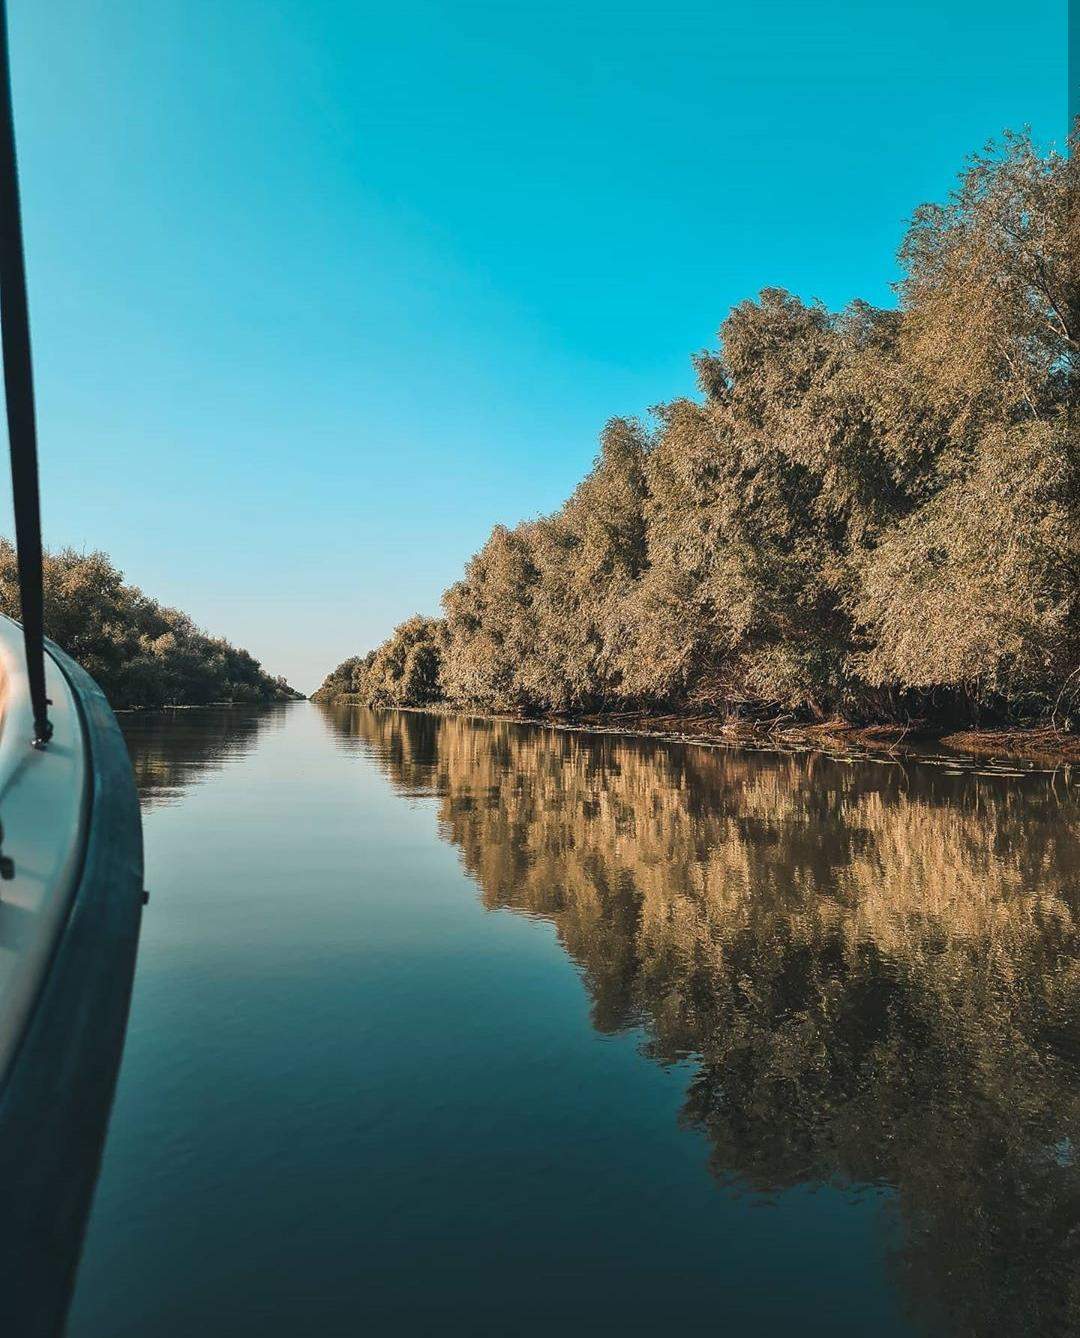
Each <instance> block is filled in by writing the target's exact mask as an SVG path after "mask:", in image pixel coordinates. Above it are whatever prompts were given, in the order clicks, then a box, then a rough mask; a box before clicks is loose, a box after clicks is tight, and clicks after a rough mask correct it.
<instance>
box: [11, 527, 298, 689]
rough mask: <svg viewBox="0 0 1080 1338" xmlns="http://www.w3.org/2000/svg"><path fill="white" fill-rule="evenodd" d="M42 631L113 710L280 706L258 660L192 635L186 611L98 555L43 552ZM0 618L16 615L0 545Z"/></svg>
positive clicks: (15, 592) (14, 585)
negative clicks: (231, 704)
mask: <svg viewBox="0 0 1080 1338" xmlns="http://www.w3.org/2000/svg"><path fill="white" fill-rule="evenodd" d="M44 577H45V633H46V635H47V636H49V637H51V639H52V640H53V641H55V642H56V643H57V644H58V645H59V646H61V647H62V648H63V649H64V650H66V651H67V652H68V654H69V655H71V656H72V657H73V658H74V659H76V660H78V662H79V663H80V664H81V665H82V666H83V667H84V668H85V669H86V670H87V671H88V672H89V673H90V674H91V675H92V676H93V677H94V678H95V679H96V680H97V682H98V684H99V685H100V687H101V689H102V690H103V691H104V693H105V695H106V696H107V697H108V699H109V701H110V702H111V703H112V705H113V706H116V707H126V706H165V705H170V706H172V705H176V706H194V705H203V704H206V703H208V702H267V701H288V700H290V699H292V698H297V697H299V696H300V695H301V694H300V693H298V692H294V691H293V689H292V688H290V687H289V685H288V684H287V683H286V682H285V680H284V679H283V678H271V677H270V675H269V674H267V673H265V672H264V671H263V669H262V667H261V666H260V664H259V662H258V660H256V659H255V658H254V657H253V656H251V655H249V654H248V652H247V651H246V650H238V649H237V648H236V647H235V646H231V645H229V643H228V642H227V641H225V640H223V639H222V638H221V637H209V636H207V635H206V634H205V633H204V632H200V631H199V629H198V628H197V627H196V626H195V624H194V623H193V622H192V621H191V619H190V618H189V617H188V616H187V614H186V613H180V612H179V611H178V610H177V609H169V608H165V607H164V606H162V605H161V604H159V603H158V602H157V601H156V600H154V599H150V598H149V597H148V596H147V595H144V594H143V593H142V591H141V590H138V589H136V587H135V586H133V585H125V584H124V579H123V575H122V573H121V572H119V571H117V569H116V568H115V567H114V566H113V565H112V563H111V562H110V561H109V559H108V558H107V557H106V556H105V554H104V553H77V552H75V551H74V549H70V548H65V549H61V550H59V551H58V552H55V553H46V554H45V562H44ZM0 612H2V613H5V614H7V616H8V617H9V618H16V619H17V618H19V617H20V607H19V579H18V569H17V564H16V557H15V549H14V546H13V545H12V544H11V542H10V541H9V540H7V539H0Z"/></svg>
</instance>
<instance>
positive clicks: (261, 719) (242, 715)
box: [117, 704, 289, 808]
mask: <svg viewBox="0 0 1080 1338" xmlns="http://www.w3.org/2000/svg"><path fill="white" fill-rule="evenodd" d="M288 709H289V708H288V706H287V705H284V704H278V705H271V706H207V707H190V708H186V709H184V710H171V711H170V710H161V711H138V712H135V711H131V712H123V713H122V714H121V715H119V716H118V717H117V719H118V720H119V721H120V728H121V729H122V731H123V734H124V738H125V740H126V742H127V746H128V752H129V753H130V754H131V765H132V768H133V769H134V772H135V781H136V784H137V785H138V787H139V798H140V800H141V802H142V805H143V807H144V808H146V807H149V806H150V805H153V804H167V803H171V802H172V801H173V800H174V799H176V798H177V797H178V795H179V794H180V792H181V791H182V790H184V789H186V788H187V786H189V785H191V784H193V783H194V782H195V781H197V780H198V779H199V777H200V776H201V775H202V774H203V773H204V772H206V771H218V770H220V769H221V768H222V767H223V766H224V765H225V764H226V763H227V762H228V761H229V760H230V759H232V758H234V757H237V756H242V755H243V754H245V753H249V752H251V750H252V749H253V748H254V746H255V741H256V739H257V738H258V736H259V735H260V734H261V733H262V732H263V730H264V729H266V728H267V727H268V726H270V725H274V726H275V727H278V726H280V725H281V723H282V717H283V713H284V712H285V711H287V710H288Z"/></svg>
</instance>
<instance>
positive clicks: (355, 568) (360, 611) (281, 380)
mask: <svg viewBox="0 0 1080 1338" xmlns="http://www.w3.org/2000/svg"><path fill="white" fill-rule="evenodd" d="M9 23H10V32H11V49H12V66H13V79H14V96H15V116H16V130H17V135H18V148H19V154H20V172H21V178H22V187H23V209H24V227H25V232H26V246H27V263H28V269H29V281H30V302H31V321H32V328H33V339H34V352H35V359H36V371H37V393H38V414H39V432H40V438H41V446H40V449H41V458H42V489H43V519H44V528H45V537H46V542H47V543H48V544H50V545H51V546H60V545H68V544H70V545H73V546H75V547H77V548H86V549H95V548H100V549H104V550H105V551H106V552H108V553H109V554H110V555H111V557H112V558H113V559H114V561H115V562H116V563H117V564H118V565H119V566H120V567H121V568H122V569H123V571H124V572H125V574H126V576H127V578H128V579H129V580H130V581H133V582H134V583H135V584H137V585H139V586H141V587H142V588H143V589H144V590H145V591H146V592H147V593H148V594H152V595H154V596H155V597H157V598H159V599H161V600H162V601H163V602H165V603H168V604H173V605H176V606H177V607H180V608H183V609H185V610H186V611H187V612H189V613H190V614H191V615H192V616H193V617H194V618H195V620H196V621H197V622H198V623H199V624H200V625H201V626H203V627H205V628H206V629H207V630H208V631H210V632H213V633H215V634H221V635H224V636H226V637H228V638H229V640H231V641H233V642H235V643H236V644H238V645H243V646H246V647H247V648H248V649H249V650H251V651H252V653H253V654H255V655H257V656H258V657H259V658H260V659H261V660H262V662H263V664H264V666H265V667H266V668H267V669H268V670H269V671H270V672H272V673H284V674H285V675H286V676H287V677H288V678H289V680H290V681H291V682H292V683H293V684H294V685H295V686H296V687H298V688H300V689H302V690H304V691H311V690H313V689H314V688H315V687H316V686H318V683H319V681H320V680H321V678H322V677H323V675H324V674H325V673H326V672H327V671H328V670H329V669H330V668H332V667H333V666H334V665H335V664H337V663H338V662H339V661H340V660H341V659H343V658H344V657H345V656H346V655H349V654H354V653H357V652H360V651H364V650H367V649H368V648H370V647H371V646H373V645H375V644H376V643H377V642H378V641H380V640H381V639H382V638H383V637H384V636H385V635H386V634H387V633H388V632H389V631H390V630H391V629H392V628H393V627H394V626H395V625H396V624H397V623H398V622H400V621H402V620H403V619H404V618H405V617H407V616H409V615H410V614H412V613H413V612H416V611H421V612H431V613H434V612H437V610H438V601H439V595H440V593H441V591H442V590H443V589H444V588H445V586H447V585H448V584H450V583H451V582H452V581H453V580H455V579H456V578H457V577H458V576H459V575H460V573H461V570H462V567H463V566H464V563H465V561H466V560H467V558H468V557H469V556H470V554H471V553H473V552H474V551H475V550H476V549H477V548H478V547H479V546H480V544H481V543H482V542H483V541H484V539H485V538H486V536H487V534H488V532H489V531H490V529H491V526H492V525H493V524H495V523H497V522H502V523H506V524H514V523H515V522H517V521H518V520H520V519H523V518H525V517H527V516H533V515H537V514H540V513H543V512H546V511H550V510H553V509H554V508H555V507H556V506H558V505H559V503H560V502H561V501H562V500H563V499H564V498H565V497H566V496H567V495H568V494H569V493H570V491H571V490H572V489H573V487H574V486H575V484H576V483H577V482H578V480H579V479H580V478H581V476H582V475H583V474H584V472H585V471H586V470H587V469H588V467H589V464H590V462H591V460H592V458H593V456H594V454H595V452H596V445H597V435H598V433H599V431H600V429H601V427H602V426H603V424H604V422H605V420H606V419H607V418H609V417H610V416H612V415H614V414H639V413H643V412H645V411H646V410H647V409H648V407H649V406H650V405H652V404H655V403H657V402H658V401H660V400H664V399H670V398H672V397H673V396H675V395H678V394H683V393H689V392H691V391H692V390H693V389H694V381H693V374H692V370H691V367H690V361H689V359H690V354H691V353H692V352H694V351H695V350H697V349H700V348H703V347H706V346H708V345H710V344H711V343H713V340H714V335H715V331H716V329H717V327H718V325H719V324H720V322H721V320H722V319H723V317H724V315H725V313H726V312H727V310H728V309H729V308H730V307H731V306H732V304H733V303H735V302H738V301H740V300H741V299H743V298H745V297H749V296H752V295H753V294H755V293H756V292H757V291H759V290H760V289H761V288H762V287H764V286H775V285H779V286H782V287H786V288H789V289H790V290H792V291H793V292H796V293H798V294H799V295H800V296H802V297H805V298H807V299H811V298H820V299H821V300H822V301H824V302H825V303H826V304H828V305H829V306H831V307H836V306H841V305H843V304H844V303H846V302H847V301H849V300H850V299H851V298H853V297H856V296H860V297H863V298H866V299H867V300H869V301H872V302H878V303H888V302H890V301H891V300H892V298H891V290H890V287H889V285H890V283H891V282H892V281H893V279H894V278H895V277H896V271H895V263H894V255H895V251H896V246H897V243H898V242H899V240H900V237H901V235H902V232H903V227H904V220H905V219H906V218H907V217H908V216H909V215H910V213H911V211H912V209H913V208H914V207H915V205H916V204H918V203H919V202H921V201H923V200H926V199H942V198H944V196H945V195H946V194H947V192H948V190H949V189H950V186H951V184H952V182H953V180H954V178H955V175H956V172H957V170H958V169H959V168H960V166H961V165H962V162H963V159H964V157H965V155H967V154H968V153H970V152H971V151H973V150H974V149H976V148H978V147H980V146H981V145H982V144H983V143H984V142H985V141H986V140H987V139H988V138H990V137H991V136H995V135H998V134H1000V132H1001V131H1002V130H1003V129H1004V128H1006V127H1012V128H1019V127H1021V126H1022V125H1024V124H1028V125H1030V126H1031V128H1032V130H1033V132H1034V134H1035V135H1036V137H1037V138H1038V139H1039V140H1041V141H1042V142H1044V143H1045V142H1049V141H1054V142H1056V143H1057V144H1058V145H1060V144H1061V143H1062V140H1063V136H1064V132H1065V123H1066V68H1065V66H1066V42H1065V25H1066V3H1065V0H1053V2H1052V3H1051V2H1050V0H1031V2H1030V3H1028V4H1026V5H1024V6H1016V5H1015V4H1011V3H1009V4H1006V3H1003V0H939V2H938V3H930V2H929V0H925V2H922V3H896V4H892V5H876V4H871V3H854V2H853V0H839V2H838V3H833V4H829V5H813V4H807V3H805V0H776V2H775V3H773V4H770V5H768V6H764V5H762V6H754V5H749V4H745V3H744V4H733V3H727V0H699V2H698V3H692V4H690V3H681V2H680V0H674V2H673V3H669V4H666V5H663V6H661V5H658V4H656V3H647V4H642V3H633V0H623V2H622V3H618V4H616V3H614V2H613V0H546V2H545V3H543V4H540V3H514V2H513V0H506V2H504V3H500V4H496V3H473V2H470V3H462V2H461V0H453V2H450V0H443V2H441V3H435V2H432V0H426V2H425V0H395V3H385V2H384V3H373V2H372V0H364V2H363V3H357V2H354V3H346V0H50V3H49V4H40V3H35V0H9ZM0 476H2V477H3V478H4V480H5V496H4V498H3V506H4V508H5V509H4V513H3V514H4V519H3V522H2V523H0V531H2V532H3V533H8V534H10V533H11V532H12V522H11V519H10V495H9V493H8V492H7V491H6V470H4V471H0Z"/></svg>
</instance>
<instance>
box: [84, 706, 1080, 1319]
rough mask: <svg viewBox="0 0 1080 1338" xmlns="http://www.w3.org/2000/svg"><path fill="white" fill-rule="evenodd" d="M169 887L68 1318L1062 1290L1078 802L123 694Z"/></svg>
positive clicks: (1064, 786)
mask: <svg viewBox="0 0 1080 1338" xmlns="http://www.w3.org/2000/svg"><path fill="white" fill-rule="evenodd" d="M124 723H125V731H126V734H127V737H128V741H129V744H130V747H131V751H132V755H133V758H134V762H135V768H136V773H137V776H138V779H139V783H140V787H141V792H142V797H143V803H144V806H145V823H146V840H147V864H148V875H147V877H148V886H149V888H150V891H151V900H150V904H149V905H148V907H147V910H146V916H145V920H144V928H143V938H142V946H141V950H140V958H139V966H138V973H137V979H136V987H135V996H134V1001H133V1006H132V1015H131V1025H130V1029H129V1033H128V1040H127V1048H126V1052H125V1057H124V1062H123V1068H122V1072H121V1077H120V1084H119V1089H118V1093H117V1099H116V1105H115V1109H114V1113H113V1118H112V1124H111V1128H110V1134H109V1141H108V1145H107V1148H106V1153H105V1159H104V1164H103V1168H102V1175H101V1180H100V1183H99V1187H98V1192H97V1198H96V1203H95V1207H94V1211H93V1215H92V1219H91V1222H90V1227H89V1230H88V1235H87V1241H86V1249H85V1253H84V1258H83V1262H82V1266H81V1271H80V1276H79V1282H78V1287H77V1293H76V1300H75V1305H74V1308H73V1311H72V1316H71V1323H70V1333H71V1334H72V1335H73V1338H126V1336H127V1335H139V1336H140V1338H146V1336H147V1335H153V1338H173V1336H174V1335H175V1336H176V1338H180V1336H181V1335H182V1336H183V1338H216V1335H230V1338H239V1336H240V1335H248V1334H250V1335H256V1334H257V1335H260V1338H276V1336H277V1335H282V1336H284V1335H290V1336H306V1335H318V1336H319V1338H336V1336H337V1335H342V1336H344V1335H350V1336H351V1335H360V1334H364V1335H398V1336H400V1335H405V1336H407V1335H420V1334H443V1335H445V1334H450V1335H454V1334H469V1335H472V1334H491V1335H530V1336H531V1335H551V1334H564V1335H578V1334H596V1333H612V1334H630V1333H633V1334H646V1333H648V1334H668V1333H670V1334H679V1333H690V1334H718V1335H719V1334H725V1335H744V1334H745V1335H754V1336H755V1338H763V1336H766V1338H768V1336H771V1335H792V1334H830V1335H865V1334H871V1333H872V1334H875V1335H888V1334H930V1335H935V1336H937V1335H975V1334H979V1335H981V1334H987V1335H989V1334H995V1335H997V1336H998V1338H1004V1336H1005V1335H1013V1334H1016V1335H1020V1334H1024V1335H1032V1336H1035V1335H1048V1334H1054V1335H1057V1334H1065V1333H1068V1332H1071V1331H1073V1326H1074V1325H1077V1324H1078V1320H1080V1280H1078V1278H1080V1268H1078V1255H1080V1161H1078V1149H1080V953H1078V948H1080V887H1078V875H1080V789H1078V786H1077V783H1076V781H1075V779H1074V780H1072V781H1071V782H1070V779H1069V777H1068V775H1067V774H1066V773H1064V772H1058V773H1056V774H1052V773H1048V772H1037V771H1036V772H1031V773H1029V774H1020V775H1017V774H1013V775H1009V774H1005V773H1004V770H999V771H998V772H995V769H994V768H993V767H984V766H966V767H965V766H963V765H956V764H953V763H950V762H949V761H948V760H947V759H938V760H937V762H936V763H931V764H928V763H919V762H906V763H903V764H898V763H889V762H879V761H871V760H865V759H847V760H839V759H831V758H828V757H823V756H820V755H809V754H801V755H800V754H795V755H790V754H780V753H772V752H766V751H741V750H726V749H715V748H714V749H710V748H701V747H696V746H691V745H682V744H674V743H662V742H658V741H649V740H640V739H632V738H620V737H615V736H597V735H593V736H590V735H586V734H571V733H563V732H558V731H554V730H551V729H548V728H543V727H531V726H516V725H510V724H505V723H492V722H482V721H468V720H462V719H450V718H440V717H434V716H427V715H421V714H416V713H402V712H371V711H366V710H361V709H358V708H352V709H337V710H332V709H330V708H320V707H318V706H316V705H313V704H309V703H302V704H298V705H293V706H285V707H280V708H251V709H241V708H233V709H225V708H222V709H213V710H210V709H208V710H190V711H182V712H175V713H169V714H160V715H130V716H127V717H126V718H125V722H124Z"/></svg>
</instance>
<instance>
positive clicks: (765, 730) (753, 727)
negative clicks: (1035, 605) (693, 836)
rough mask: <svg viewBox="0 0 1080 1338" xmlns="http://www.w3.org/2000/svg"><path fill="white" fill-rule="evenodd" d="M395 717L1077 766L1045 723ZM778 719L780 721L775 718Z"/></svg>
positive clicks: (452, 712) (879, 755)
mask: <svg viewBox="0 0 1080 1338" xmlns="http://www.w3.org/2000/svg"><path fill="white" fill-rule="evenodd" d="M310 700H313V701H316V702H317V703H318V704H319V705H325V706H363V705H365V704H366V703H364V702H361V701H358V700H357V699H356V697H355V696H353V695H352V694H347V693H346V694H342V695H341V696H338V697H333V698H330V699H329V700H326V699H319V698H311V699H310ZM372 709H388V710H395V711H414V712H416V713H417V714H421V715H441V716H456V717H459V718H461V719H467V720H498V721H503V722H505V723H507V724H515V725H544V726H546V727H547V728H549V729H559V730H564V731H567V732H570V733H589V734H617V735H623V736H626V737H631V738H643V739H661V740H665V741H667V742H671V743H693V744H699V745H702V746H705V747H729V748H762V747H764V748H775V749H777V750H778V751H792V750H794V751H799V752H821V753H828V754H830V755H833V756H844V757H849V758H850V757H858V758H865V759H866V760H873V759H878V760H881V761H890V760H896V759H898V758H901V757H903V758H907V759H909V760H911V761H933V762H936V763H942V762H958V763H984V764H993V763H995V762H1003V763H1004V762H1008V763H1011V764H1021V763H1023V764H1026V765H1025V766H1024V770H1025V771H1040V770H1053V771H1057V770H1059V769H1063V768H1064V769H1069V768H1072V767H1074V766H1080V735H1078V734H1062V733H1060V732H1059V731H1057V730H1055V729H1054V728H1053V727H1052V726H1050V725H1028V726H1022V727H1013V728H1005V727H1002V728H996V729H992V728H974V727H962V728H959V729H948V730H936V729H931V728H928V727H926V726H922V727H915V726H904V725H895V724H888V725H852V724H851V723H850V722H848V721H845V720H829V721H824V722H822V723H820V724H807V723H805V722H803V723H797V722H790V723H780V722H779V721H776V722H772V723H766V724H756V723H753V722H750V721H723V720H719V719H717V718H716V717H715V716H709V715H703V714H695V713H691V712H663V713H661V712H656V713H652V712H641V711H628V712H621V713H618V714H612V713H603V714H589V713H583V714H581V715H572V716H569V715H536V716H527V715H522V714H520V713H514V712H510V711H481V710H475V709H470V708H467V707H453V706H448V705H445V704H442V703H437V702H436V703H432V704H431V705H428V706H392V707H386V708H372ZM781 719H783V718H781Z"/></svg>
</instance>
